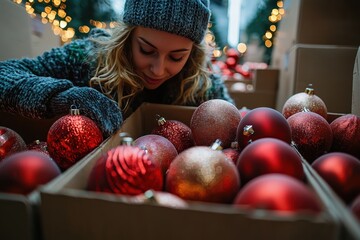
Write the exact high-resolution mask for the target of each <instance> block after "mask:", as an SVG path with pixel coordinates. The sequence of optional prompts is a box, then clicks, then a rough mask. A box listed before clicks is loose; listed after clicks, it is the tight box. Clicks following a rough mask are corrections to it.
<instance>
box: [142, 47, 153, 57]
mask: <svg viewBox="0 0 360 240" xmlns="http://www.w3.org/2000/svg"><path fill="white" fill-rule="evenodd" d="M140 52H141V53H142V54H145V55H151V54H153V53H154V51H145V49H143V48H142V47H140Z"/></svg>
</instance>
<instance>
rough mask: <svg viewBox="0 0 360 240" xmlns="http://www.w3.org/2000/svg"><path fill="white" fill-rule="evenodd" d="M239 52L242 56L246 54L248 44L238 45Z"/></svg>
mask: <svg viewBox="0 0 360 240" xmlns="http://www.w3.org/2000/svg"><path fill="white" fill-rule="evenodd" d="M237 50H238V51H239V52H240V53H241V54H243V53H245V52H246V50H247V46H246V44H245V43H239V44H238V45H237Z"/></svg>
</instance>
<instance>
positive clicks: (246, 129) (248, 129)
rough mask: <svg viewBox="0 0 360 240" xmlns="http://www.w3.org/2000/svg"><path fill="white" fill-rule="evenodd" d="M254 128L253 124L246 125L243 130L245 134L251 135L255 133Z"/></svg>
mask: <svg viewBox="0 0 360 240" xmlns="http://www.w3.org/2000/svg"><path fill="white" fill-rule="evenodd" d="M254 132H255V131H254V129H253V126H252V125H246V126H245V127H244V130H243V134H244V136H250V135H253V134H254Z"/></svg>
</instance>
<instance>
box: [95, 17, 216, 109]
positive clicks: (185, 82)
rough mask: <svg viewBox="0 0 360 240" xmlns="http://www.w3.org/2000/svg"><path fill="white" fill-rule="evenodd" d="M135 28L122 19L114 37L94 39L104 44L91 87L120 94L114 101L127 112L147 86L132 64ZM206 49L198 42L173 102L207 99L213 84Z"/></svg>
mask: <svg viewBox="0 0 360 240" xmlns="http://www.w3.org/2000/svg"><path fill="white" fill-rule="evenodd" d="M135 28H136V26H129V25H127V24H125V23H122V22H119V23H118V25H117V27H116V28H114V29H113V32H112V35H111V37H110V38H107V39H101V40H99V39H98V40H94V41H95V42H96V43H97V44H99V45H100V46H101V47H100V51H99V52H98V53H97V56H98V66H97V68H96V71H95V74H94V76H93V77H92V78H91V79H90V86H92V87H94V86H99V88H100V89H101V91H102V92H103V93H104V94H106V95H107V96H108V97H110V98H112V99H114V97H115V96H117V99H114V100H116V101H117V102H118V104H119V107H120V108H121V109H122V111H123V112H126V111H127V110H128V108H129V107H130V104H131V101H132V99H133V98H134V97H135V96H136V95H137V93H139V92H141V91H142V90H143V89H144V86H143V84H142V81H141V79H140V76H138V75H137V74H136V73H135V69H134V65H133V64H132V53H131V36H132V32H133V31H134V29H135ZM206 51H207V46H206V45H205V43H201V44H195V43H194V45H193V49H192V52H191V54H190V57H189V59H188V61H187V62H186V64H185V66H184V68H183V69H182V70H181V71H180V73H179V74H178V75H177V77H179V78H180V80H181V84H180V89H178V93H179V94H178V96H177V98H176V99H175V100H174V101H173V103H172V104H177V105H194V104H196V102H198V101H204V100H206V92H207V90H208V89H209V88H210V87H211V80H210V79H209V72H208V68H207V65H206V62H207V61H206V60H207V57H208V56H207V52H206ZM170 81H171V80H170Z"/></svg>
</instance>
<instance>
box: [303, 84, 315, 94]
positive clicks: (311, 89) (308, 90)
mask: <svg viewBox="0 0 360 240" xmlns="http://www.w3.org/2000/svg"><path fill="white" fill-rule="evenodd" d="M305 93H306V94H309V95H314V94H315V90H314V88H313V87H312V84H309V86H308V87H307V88H305Z"/></svg>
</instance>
